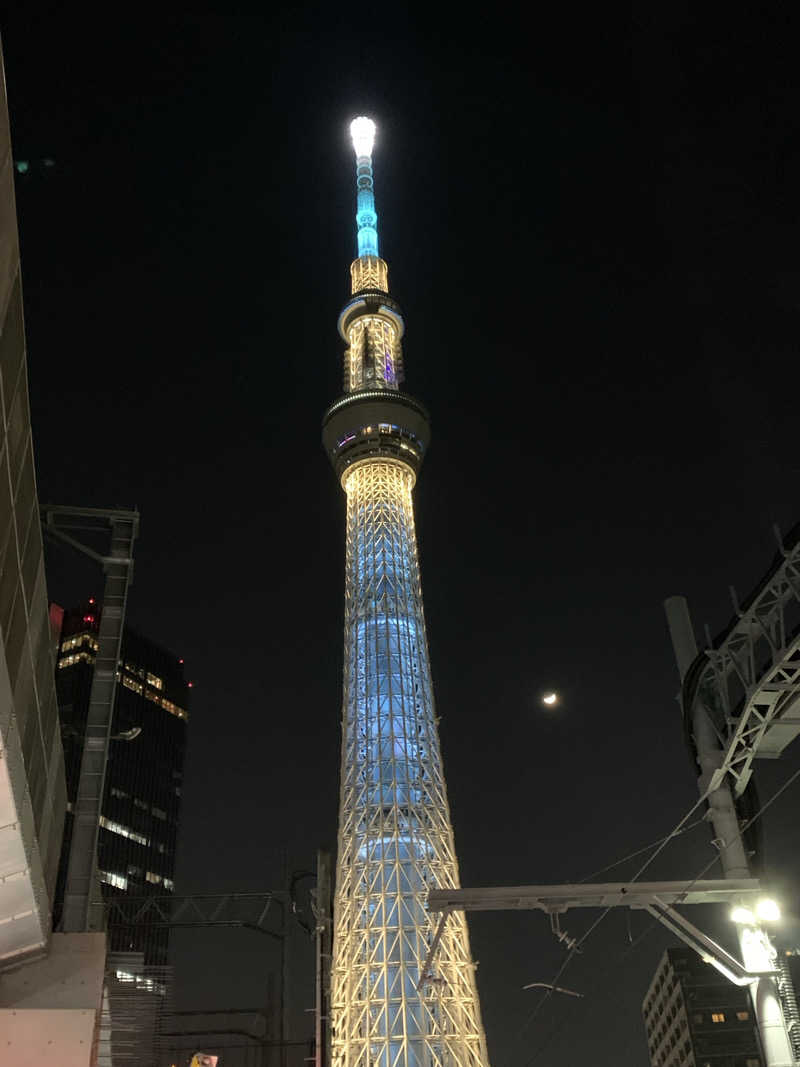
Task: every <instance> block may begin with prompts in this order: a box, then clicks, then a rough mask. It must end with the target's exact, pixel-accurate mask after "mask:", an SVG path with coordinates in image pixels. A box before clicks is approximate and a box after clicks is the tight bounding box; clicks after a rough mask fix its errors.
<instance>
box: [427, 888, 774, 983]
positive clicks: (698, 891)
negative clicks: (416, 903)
mask: <svg viewBox="0 0 800 1067" xmlns="http://www.w3.org/2000/svg"><path fill="white" fill-rule="evenodd" d="M759 890H760V884H759V882H758V880H757V879H756V878H742V879H738V880H736V879H729V878H726V879H716V878H715V879H706V880H703V881H695V882H689V883H687V882H627V883H625V882H598V883H595V884H592V883H581V884H578V885H515V886H491V887H487V888H481V889H432V890H431V891H430V893H429V894H428V908H429V910H430V911H432V912H441V913H442V917H441V919H440V920H439V924H438V926H437V928H436V933H435V935H434V937H433V940H432V941H431V944H430V948H429V950H428V955H427V957H426V959H425V964H424V966H423V967H422V971H421V974H420V979H419V984H418V987H417V988H418V989H422V987H423V986H424V985H425V983H426V982H429V981H430V980H431V966H432V964H433V961H434V958H435V955H436V950H437V948H438V945H439V942H440V940H441V937H442V934H443V933H444V928H445V924H446V922H447V919H448V916H449V915H450V913H451V912H454V911H542V912H544V913H545V914H547V915H549V916H550V917H551V919H553V918H555V919H557V918H558V916H559V915H562V914H563V913H564V912H566V911H569V909H570V908H631V909H634V910H637V909H638V910H643V911H647V912H649V914H650V915H652V916H653V917H654V918H655V919H658V921H659V922H660V923H662V925H664V926H666V927H667V928H668V929H669V930H671V931H672V932H673V933H674V934H676V935H677V936H678V937H679V938H680V939H681V940H682V941H683V942H684V943H685V944H687V945H689V947H690V948H692V949H694V951H695V952H697V954H698V955H699V956H700V957H701V958H702V959H703V960H704V961H705V962H706V963H710V964H712V966H714V967H716V968H717V970H719V971H720V972H721V973H722V974H724V975H725V976H726V977H727V978H729V979H730V980H731V981H732V982H734V983H735V984H736V985H750V984H752V982H754V981H756V980H758V979H760V978H771V977H772V976H774V975H775V974H776V973H777V971H776V970H774V969H750V968H748V967H747V966H746V965H745V964H743V963H740V962H739V961H738V960H737V959H736V958H735V957H734V956H731V954H730V953H729V952H728V951H727V950H726V949H724V948H723V947H722V946H721V945H718V944H717V943H716V941H713V940H712V939H711V938H710V937H708V936H707V935H706V934H704V933H703V932H702V930H699V929H698V928H697V927H696V926H694V925H693V924H692V923H690V922H689V920H688V919H686V918H684V916H682V915H680V914H679V913H678V912H677V911H675V907H674V905H676V904H713V903H724V902H731V901H742V900H747V899H750V898H752V897H754V896H755V895H756V894H757V893H758V892H759ZM556 929H558V928H556ZM559 940H566V938H565V937H563V936H560V931H559Z"/></svg>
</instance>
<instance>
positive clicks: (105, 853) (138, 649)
mask: <svg viewBox="0 0 800 1067" xmlns="http://www.w3.org/2000/svg"><path fill="white" fill-rule="evenodd" d="M100 611H101V608H100V606H99V605H98V604H96V603H95V601H94V600H90V601H89V602H88V603H87V604H86V605H84V606H83V607H81V608H77V609H75V610H71V611H67V612H65V613H64V617H63V622H62V628H61V635H60V640H59V646H58V657H57V662H56V689H57V692H58V703H59V712H60V717H61V734H62V739H63V743H64V761H65V766H66V777H67V799H68V811H67V821H66V827H65V833H64V846H63V849H62V854H61V864H60V867H59V877H58V885H57V890H56V922H58V918H59V914H60V912H59V908H60V906H61V904H62V903H63V895H64V884H65V880H66V872H67V863H68V859H69V848H70V842H71V831H72V815H71V811H70V809H71V808H72V806H73V805H74V803H75V798H76V795H77V789H78V779H79V775H80V767H81V754H82V751H83V743H84V731H85V727H86V717H87V714H88V710H89V695H90V691H91V685H92V673H93V669H94V656H95V652H96V650H97V629H98V626H99V620H100ZM188 696H189V684H188V683H187V682H186V680H185V678H184V673H183V661H182V660H180V659H178V658H177V657H176V656H174V655H172V654H171V653H170V652H167V651H166V650H165V649H163V648H161V647H160V646H159V645H156V644H155V643H153V642H152V641H149V640H147V639H146V638H144V637H142V636H141V635H140V634H138V633H136V632H135V631H134V630H132V629H130V628H129V627H126V628H125V631H124V634H123V638H122V650H121V655H120V662H119V667H118V673H117V689H116V697H115V702H114V718H113V723H112V741H111V746H110V753H109V758H108V766H107V769H106V781H105V792H104V798H103V805H102V814H101V817H100V831H99V838H98V846H97V866H98V873H99V877H100V882H101V888H102V892H103V897H104V899H105V900H106V901H109V900H113V899H114V898H118V897H121V896H126V895H127V896H136V897H140V896H144V895H149V894H159V895H163V894H166V893H170V892H172V890H173V888H174V872H175V850H176V843H177V832H178V821H179V817H180V809H181V786H182V780H183V763H184V754H185V748H186V726H187V720H188V710H187V704H188ZM109 934H110V938H111V944H110V949H111V951H113V952H141V953H143V954H144V957H145V962H147V963H152V964H165V963H166V949H167V938H166V931H164V930H160V931H159V930H153V929H152V928H148V927H144V926H142V927H123V926H120V925H119V924H118V923H116V922H115V921H114V916H113V914H112V916H111V920H110V928H109Z"/></svg>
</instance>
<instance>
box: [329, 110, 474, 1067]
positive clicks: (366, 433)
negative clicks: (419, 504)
mask: <svg viewBox="0 0 800 1067" xmlns="http://www.w3.org/2000/svg"><path fill="white" fill-rule="evenodd" d="M357 121H362V120H357ZM357 147H358V146H357ZM367 172H368V173H369V180H370V192H371V174H372V171H371V159H370V158H369V157H364V156H363V155H361V156H359V157H358V174H359V175H360V176H362V177H363V175H365V174H366V173H367ZM374 244H375V246H376V245H377V230H375V236H374ZM374 255H375V249H374V248H372V247H371V248H370V256H373V257H374ZM380 262H382V261H380ZM351 273H352V277H353V279H354V287H355V283H356V278H358V277H360V276H362V274H363V277H364V278H368V275H369V272H367V271H364V272H362V274H360V272H359V271H352V272H351ZM383 277H384V278H385V270H384V272H383ZM369 281H371V279H369V280H368V281H367V282H366V284H369ZM339 328H340V332H341V334H342V337H343V338H344V339H345V340H346V341H348V342H349V343H350V348H349V349H348V352H347V353H346V355H345V368H346V377H345V383H346V384H345V387H346V389H347V390H348V395H346V396H345V397H343V398H340V400H338V401H337V402H336V403H335V404H334V405H332V407H331V408H330V409H329V411H328V413H327V414H326V416H325V420H324V423H323V443H324V445H325V448H326V450H327V451H328V453H329V455H330V458H331V460H332V462H333V464H334V469H335V470H336V471H337V474H338V475H339V477H340V479H341V483H342V486H343V488H344V490H345V492H346V495H347V564H346V589H345V665H344V708H343V744H342V769H341V803H340V817H339V853H338V862H337V872H336V892H335V900H334V944H333V963H332V975H331V984H332V988H331V1031H332V1034H331V1037H332V1058H333V1063H334V1065H335V1067H488V1058H487V1054H486V1045H485V1040H484V1036H483V1029H482V1025H481V1019H480V1006H479V1002H478V995H477V990H476V985H475V973H474V972H475V968H474V965H473V963H472V959H471V955H470V948H469V938H468V934H467V927H466V922H465V919H464V916H463V915H454V916H453V917H452V925H448V928H447V930H446V931H445V932H444V935H443V936H442V940H441V944H440V947H439V951H438V954H437V957H436V964H435V967H434V968H433V970H432V971H431V972H430V973H429V974H424V973H423V969H424V966H425V961H426V958H427V956H428V952H429V949H430V946H431V943H432V940H433V936H434V931H435V916H432V915H431V913H430V912H429V910H428V906H427V897H428V892H429V890H430V889H435V888H448V889H450V888H457V887H458V885H459V878H458V863H457V860H456V853H455V847H454V843H453V830H452V825H451V821H450V811H449V807H448V803H447V793H446V789H445V782H444V774H443V771H442V758H441V751H440V745H439V737H438V730H437V725H436V717H435V710H434V702H433V690H432V685H431V674H430V665H429V660H428V647H427V639H426V635H425V619H424V614H423V606H422V588H421V584H420V575H419V563H418V557H417V544H416V534H415V528H414V510H413V503H412V489H413V487H414V483H415V479H416V475H417V472H418V470H419V466H420V463H421V459H422V454H423V452H424V449H425V446H426V444H427V440H428V436H429V434H428V422H427V415H426V413H425V411H424V409H423V408H422V407H421V405H419V404H418V402H417V401H415V400H413V398H411V397H409V396H408V395H407V394H404V393H401V392H400V391H399V388H398V382H397V376H396V375H394V374H388V373H386V369H387V368H388V367H389V366H390V364H391V365H398V366H399V365H401V363H400V360H401V358H402V357H401V353H400V347H399V338H400V337H401V336H402V319H401V317H400V313H399V308H398V307H397V305H396V304H395V303H394V301H392V300H390V298H389V297H388V295H387V294H386V292H385V290H377V289H364V290H361V291H354V296H353V299H352V300H351V302H350V303H349V304H348V305H347V306H346V308H345V310H344V312H343V313H342V316H341V318H340V321H339ZM367 331H368V332H369V335H370V342H371V343H366V342H365V340H364V338H365V336H366V334H367ZM389 338H391V343H390V344H386V343H385V342H386V341H388V340H389ZM379 341H380V343H376V342H379ZM395 361H396V362H395Z"/></svg>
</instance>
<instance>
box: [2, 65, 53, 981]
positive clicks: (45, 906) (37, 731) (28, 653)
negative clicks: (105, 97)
mask: <svg viewBox="0 0 800 1067" xmlns="http://www.w3.org/2000/svg"><path fill="white" fill-rule="evenodd" d="M65 805H66V792H65V784H64V758H63V754H62V751H61V738H60V736H59V731H58V708H57V705H56V693H55V685H54V683H53V653H52V647H51V643H50V629H49V623H48V617H47V592H46V589H45V573H44V559H43V553H42V534H41V527H40V523H39V501H38V499H37V493H36V473H35V470H34V461H33V440H32V436H31V418H30V407H29V404H28V366H27V359H26V351H25V328H24V321H23V311H22V287H21V279H20V259H19V239H18V235H17V214H16V201H15V196H14V161H13V157H12V153H11V135H10V132H9V123H8V110H7V106H6V97H5V76H4V71H3V64H2V56H0V970H2V969H3V968H4V967H6V966H16V965H17V964H18V963H20V962H21V961H22V960H24V959H26V958H30V957H35V956H40V955H42V954H43V953H44V952H45V951H46V949H47V943H48V940H49V936H50V909H51V905H52V896H53V890H54V886H55V879H56V870H57V867H58V855H59V849H60V847H61V831H62V826H63V822H64V809H65Z"/></svg>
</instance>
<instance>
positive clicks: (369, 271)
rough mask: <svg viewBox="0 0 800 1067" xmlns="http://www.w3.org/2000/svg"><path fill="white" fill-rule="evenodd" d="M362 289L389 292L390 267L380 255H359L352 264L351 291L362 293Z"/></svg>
mask: <svg viewBox="0 0 800 1067" xmlns="http://www.w3.org/2000/svg"><path fill="white" fill-rule="evenodd" d="M362 289H379V290H380V291H381V292H382V293H388V292H389V268H388V267H387V266H386V263H385V261H384V260H382V259H380V258H379V257H378V256H359V258H358V259H354V260H353V262H352V263H351V264H350V291H351V292H352V293H360V292H361V290H362Z"/></svg>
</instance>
